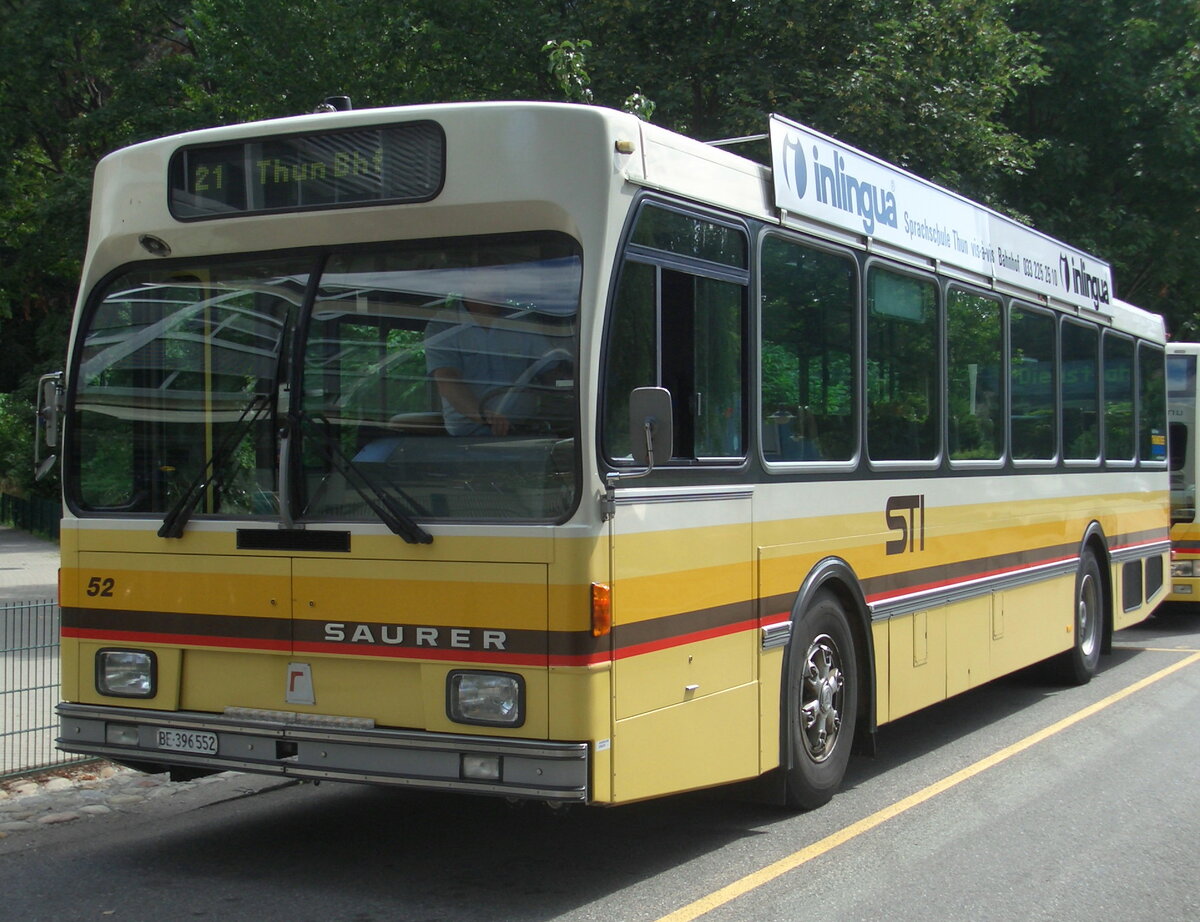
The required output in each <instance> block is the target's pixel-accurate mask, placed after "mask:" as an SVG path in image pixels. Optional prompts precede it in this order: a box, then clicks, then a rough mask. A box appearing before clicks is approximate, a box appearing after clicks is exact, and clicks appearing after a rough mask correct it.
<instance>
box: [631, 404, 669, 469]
mask: <svg viewBox="0 0 1200 922" xmlns="http://www.w3.org/2000/svg"><path fill="white" fill-rule="evenodd" d="M674 441H675V435H674V421H673V417H672V414H671V392H670V391H669V390H667V389H666V388H665V387H639V388H635V389H634V390H633V392H632V393H631V394H630V395H629V444H630V445H631V446H632V451H633V460H635V461H636V462H637V463H638V464H641V465H643V466H644V467H647V468H649V469H651V470H653V468H654V465H655V464H656V463H661V462H663V461H666V460H667V459H668V458H670V457H671V446H672V445H673V443H674Z"/></svg>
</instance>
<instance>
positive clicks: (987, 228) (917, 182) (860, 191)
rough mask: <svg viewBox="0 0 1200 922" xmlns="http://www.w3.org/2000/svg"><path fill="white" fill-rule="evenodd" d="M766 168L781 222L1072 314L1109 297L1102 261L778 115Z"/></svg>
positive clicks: (1104, 302)
mask: <svg viewBox="0 0 1200 922" xmlns="http://www.w3.org/2000/svg"><path fill="white" fill-rule="evenodd" d="M771 161H772V162H771V165H772V168H773V171H774V182H775V204H776V207H778V208H779V209H780V210H781V211H782V212H783V213H784V223H788V216H789V215H794V216H797V217H801V216H802V217H803V218H805V219H807V220H810V221H817V222H820V223H824V224H827V225H833V226H834V227H837V228H839V229H841V230H843V231H848V232H850V233H852V234H855V235H858V236H860V237H869V238H875V239H878V240H880V241H882V242H884V243H887V244H889V245H891V246H894V247H899V248H902V249H904V250H908V251H910V252H913V253H918V254H920V255H921V256H924V257H927V258H929V259H934V260H938V261H939V262H941V263H945V264H948V265H952V266H958V267H960V268H962V269H966V270H968V271H970V272H974V273H977V274H979V275H983V276H986V277H987V278H994V279H996V280H998V281H1000V282H1004V283H1007V284H1008V285H1012V286H1017V287H1020V288H1024V289H1029V290H1031V291H1033V292H1036V293H1037V294H1041V295H1045V296H1047V297H1050V298H1055V299H1057V300H1059V301H1066V302H1068V303H1070V304H1074V305H1077V306H1079V307H1090V308H1102V307H1104V306H1105V305H1107V304H1109V303H1110V301H1111V300H1112V297H1113V285H1112V270H1111V269H1110V268H1109V266H1108V264H1107V263H1105V262H1103V261H1102V260H1099V259H1097V258H1096V257H1094V256H1091V255H1090V254H1088V253H1085V252H1083V251H1082V250H1077V249H1074V248H1073V247H1069V246H1067V245H1066V244H1064V243H1061V242H1060V241H1057V240H1055V239H1053V238H1052V237H1048V236H1046V235H1045V234H1042V233H1040V232H1038V231H1036V230H1033V229H1032V228H1029V227H1026V226H1024V225H1023V224H1020V223H1018V222H1016V221H1014V220H1012V219H1011V218H1006V217H1004V216H1003V215H1001V214H999V213H997V212H995V211H992V210H991V209H990V208H986V207H984V206H983V205H979V204H977V203H975V202H972V201H971V200H970V199H967V198H964V197H963V196H961V195H958V194H956V193H954V192H951V191H949V190H947V189H943V188H942V187H941V186H938V185H935V184H934V183H931V182H929V181H928V180H925V179H921V178H920V177H918V176H914V175H913V174H912V173H909V172H907V171H905V170H902V169H900V168H899V167H896V166H893V165H891V164H889V163H887V162H886V161H883V160H880V159H878V158H876V157H872V156H871V155H870V154H866V153H863V152H862V151H859V150H856V149H855V148H853V147H850V146H848V145H846V144H843V143H841V142H840V141H836V140H834V139H833V138H830V137H828V136H827V135H823V134H821V133H820V132H817V131H814V130H812V129H811V128H806V127H805V126H803V125H800V124H797V123H796V122H792V121H789V120H787V119H784V118H782V117H780V116H778V115H773V116H771Z"/></svg>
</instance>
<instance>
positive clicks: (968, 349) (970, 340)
mask: <svg viewBox="0 0 1200 922" xmlns="http://www.w3.org/2000/svg"><path fill="white" fill-rule="evenodd" d="M1000 318H1001V310H1000V302H999V301H997V300H996V299H995V298H990V297H985V296H983V295H977V294H974V293H972V292H968V291H962V290H961V289H957V288H956V289H952V290H951V292H950V294H949V297H948V298H947V300H946V348H947V355H948V356H949V364H948V366H947V374H948V381H947V394H948V399H949V407H950V458H951V459H952V460H954V461H996V460H999V458H1000V456H1001V452H1002V451H1003V446H1004V394H1003V392H1002V390H1001V387H1002V384H1003V380H1004V376H1003V358H1002V357H1003V355H1004V345H1003V337H1004V333H1003V328H1002V326H1001V322H1000Z"/></svg>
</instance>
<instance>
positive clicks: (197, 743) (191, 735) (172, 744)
mask: <svg viewBox="0 0 1200 922" xmlns="http://www.w3.org/2000/svg"><path fill="white" fill-rule="evenodd" d="M155 737H156V739H157V746H158V748H159V749H170V750H172V751H173V752H195V753H200V754H201V755H212V756H215V755H216V754H217V734H215V733H199V732H197V731H195V730H166V729H162V728H160V729H158V730H157V731H155Z"/></svg>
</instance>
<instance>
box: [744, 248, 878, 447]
mask: <svg viewBox="0 0 1200 922" xmlns="http://www.w3.org/2000/svg"><path fill="white" fill-rule="evenodd" d="M857 287H858V286H857V271H856V267H855V264H854V261H853V260H852V259H850V258H848V257H846V256H841V255H838V254H834V253H829V252H826V251H824V250H818V249H814V248H812V247H807V246H801V245H799V244H796V243H793V242H791V241H788V240H783V239H781V238H778V237H768V238H767V239H766V240H765V241H764V242H763V247H762V415H763V418H762V420H761V423H762V441H763V455H764V457H765V458H766V460H768V461H848V460H850V459H851V458H853V457H854V455H855V452H856V450H857V447H858V445H857V443H858V438H857V433H858V421H857V417H856V415H855V398H854V394H855V390H856V388H855V368H856V365H857V363H856V361H855V355H854V352H855V350H854V343H855V341H856V337H855V323H854V315H855V307H856V303H857Z"/></svg>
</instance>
